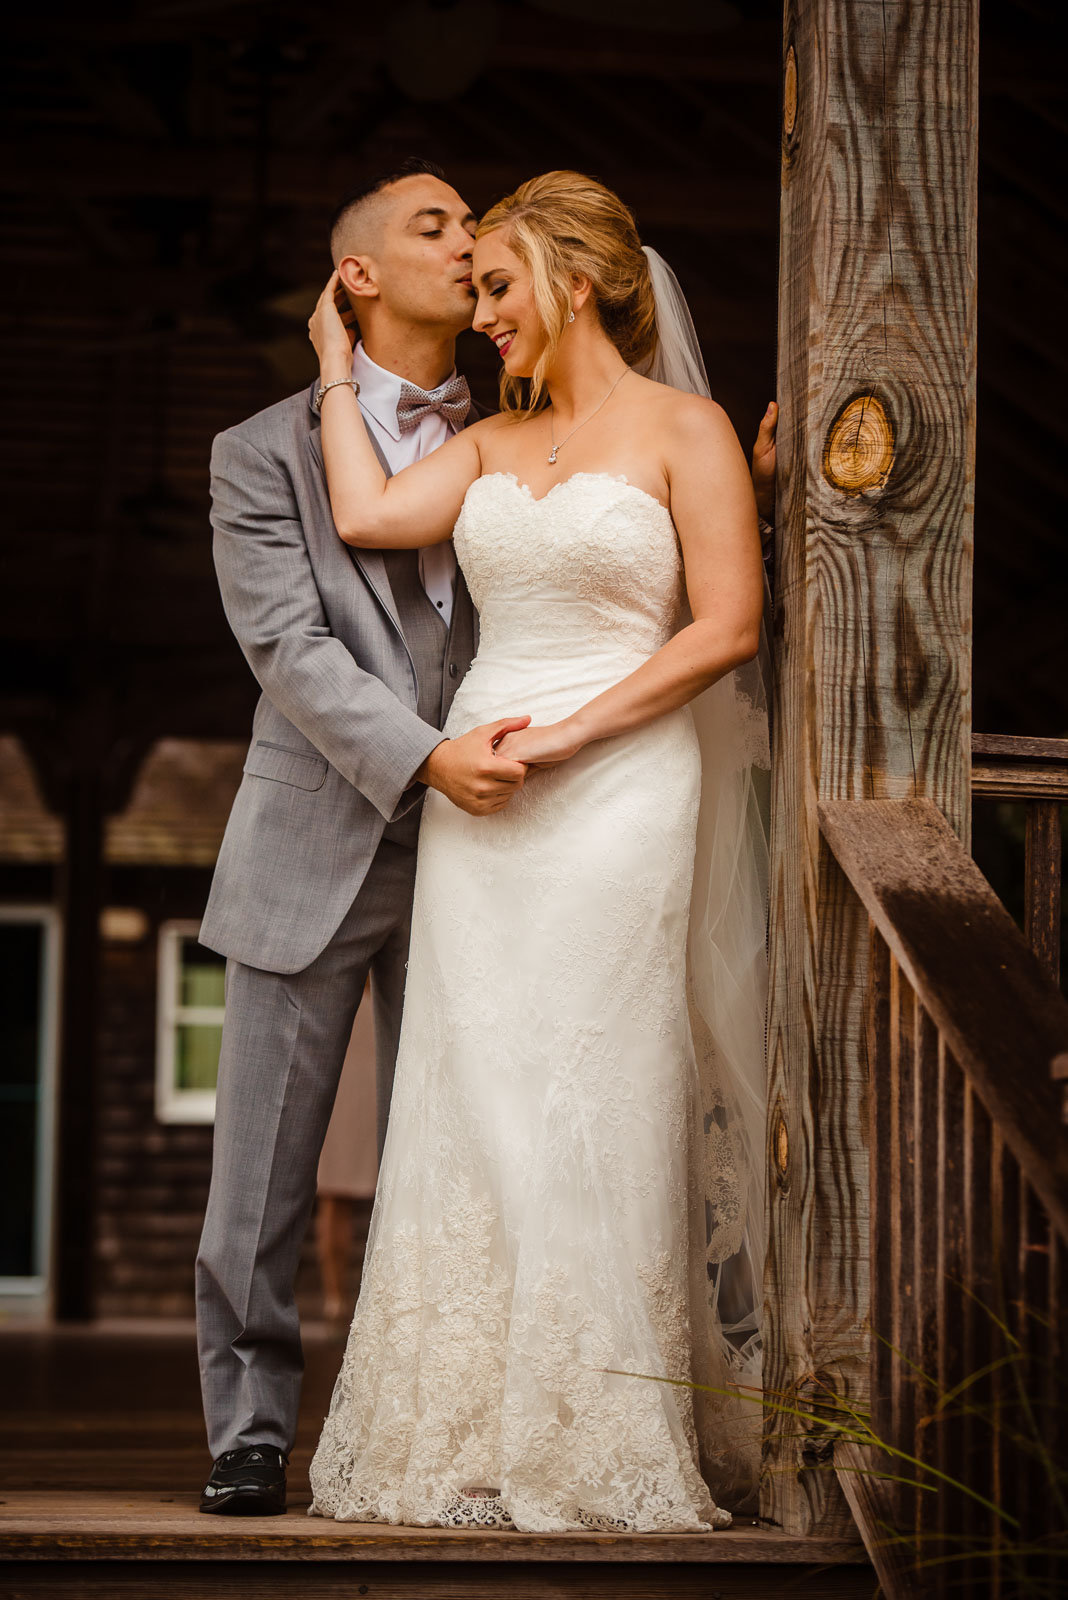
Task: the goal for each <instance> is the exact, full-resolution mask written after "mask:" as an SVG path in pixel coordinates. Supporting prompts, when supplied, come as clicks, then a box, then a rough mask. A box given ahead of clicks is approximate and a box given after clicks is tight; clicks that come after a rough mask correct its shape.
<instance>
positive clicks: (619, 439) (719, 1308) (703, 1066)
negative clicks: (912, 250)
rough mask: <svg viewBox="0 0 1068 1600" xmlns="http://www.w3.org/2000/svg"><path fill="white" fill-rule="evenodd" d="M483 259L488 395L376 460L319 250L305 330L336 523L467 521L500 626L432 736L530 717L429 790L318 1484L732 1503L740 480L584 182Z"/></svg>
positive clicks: (741, 1174)
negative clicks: (398, 465) (399, 455)
mask: <svg viewBox="0 0 1068 1600" xmlns="http://www.w3.org/2000/svg"><path fill="white" fill-rule="evenodd" d="M335 278H336V274H335ZM472 281H473V286H474V289H475V291H476V292H477V296H478V304H477V310H476V314H475V319H474V327H475V328H476V330H478V331H480V332H482V333H485V334H486V335H487V336H488V337H489V338H491V339H492V340H493V341H494V343H495V345H496V346H497V349H498V351H499V352H500V356H501V359H502V362H503V372H502V375H501V395H502V410H501V413H500V414H499V415H497V416H493V417H489V418H486V419H485V420H482V421H479V422H477V423H475V424H473V425H472V426H471V427H469V428H466V429H465V430H463V431H462V432H460V433H458V434H457V435H456V436H455V437H454V438H453V439H452V440H451V441H450V442H449V443H448V444H446V445H444V446H443V447H442V448H441V449H439V450H437V451H435V452H434V453H433V454H432V455H430V456H428V457H427V458H425V459H424V460H422V461H420V462H418V463H417V464H416V465H415V466H412V467H408V468H406V469H405V470H404V471H403V472H400V473H398V474H397V475H396V476H395V477H392V478H389V479H388V480H387V478H386V476H385V475H384V473H383V470H382V468H381V466H380V465H379V461H378V458H377V456H376V455H375V452H374V449H373V448H372V445H371V443H370V441H369V439H368V435H367V432H366V429H365V426H364V424H363V421H362V420H361V414H360V411H359V407H358V404H357V401H356V398H355V395H354V393H353V390H352V388H351V386H350V385H349V383H348V382H347V381H341V380H349V379H350V378H351V351H350V346H349V341H348V337H347V334H346V332H345V329H344V327H343V325H342V322H341V319H340V317H339V316H338V313H337V311H336V309H335V306H334V290H335V287H336V283H335V279H331V281H330V283H329V284H328V285H327V288H326V290H325V291H324V293H323V296H322V298H321V299H320V302H319V305H318V307H317V308H316V312H315V315H314V317H313V319H312V322H311V325H310V327H311V334H312V338H313V341H314V343H315V347H316V350H317V352H318V354H319V357H320V364H321V370H322V379H321V381H322V384H323V385H324V386H325V385H328V384H333V385H334V387H332V388H330V389H329V390H328V391H327V394H326V396H325V400H324V404H323V408H322V438H323V454H324V459H325V463H326V470H327V478H328V483H329V489H330V498H331V504H332V507H333V511H334V517H335V521H336V525H337V529H338V532H339V533H340V535H341V537H342V538H343V539H344V540H346V541H347V542H348V543H350V544H353V545H359V546H386V547H403V546H417V545H426V544H429V543H433V542H435V541H441V540H446V539H449V538H455V547H456V553H457V556H458V558H459V561H460V563H461V565H462V567H463V570H464V574H465V577H466V579H467V582H468V585H469V587H470V589H471V593H472V596H473V598H474V601H475V604H476V606H477V608H478V612H479V616H480V625H481V642H480V645H479V650H478V654H477V656H476V659H475V661H474V664H473V666H472V668H471V670H470V672H469V674H468V676H467V677H466V678H465V680H464V682H463V684H462V685H461V687H460V689H459V692H458V694H457V696H456V699H455V701H454V703H453V707H452V711H451V713H450V716H449V720H448V723H447V725H446V729H445V735H446V736H450V737H451V736H457V735H459V734H461V733H463V732H465V731H466V730H467V729H469V728H472V727H475V726H477V725H479V724H481V723H484V722H487V721H489V720H490V718H491V717H495V716H498V715H503V714H504V713H506V712H508V713H512V712H514V713H515V714H516V715H517V716H519V715H527V714H529V715H530V717H531V718H532V721H531V725H530V726H529V727H526V728H524V729H522V730H521V731H519V732H513V733H509V734H507V735H506V736H505V737H504V739H503V740H502V741H501V742H500V744H499V746H498V749H499V752H500V754H501V755H502V756H508V757H511V758H512V759H513V760H516V761H519V762H523V763H525V764H526V766H527V775H526V779H525V784H524V787H523V790H522V792H521V793H519V794H518V795H516V796H515V798H514V799H512V801H511V803H510V804H509V805H508V807H507V809H503V808H502V809H501V810H500V811H499V812H497V813H495V814H493V815H489V816H484V817H477V818H476V817H472V816H469V815H467V814H466V813H465V812H462V811H460V810H458V809H457V808H456V807H454V806H453V805H452V804H451V803H450V802H449V801H448V800H447V799H446V798H445V797H444V796H443V795H441V794H440V793H437V792H435V791H429V792H428V794H427V796H426V805H425V810H424V814H423V821H422V829H421V834H420V840H419V857H418V875H417V881H416V890H415V909H414V918H413V933H412V944H411V952H410V961H409V973H408V981H407V990H406V995H405V1009H404V1021H403V1028H402V1033H401V1041H400V1051H399V1056H398V1061H397V1072H396V1081H395V1087H394V1092H393V1101H392V1106H391V1111H390V1121H389V1133H388V1137H387V1141H386V1146H385V1152H384V1156H383V1164H382V1170H381V1177H380V1180H379V1187H378V1195H377V1200H376V1204H375V1211H374V1217H373V1221H372V1229H371V1236H370V1239H369V1243H368V1250H367V1258H366V1262H365V1267H364V1276H363V1287H362V1291H361V1294H360V1299H359V1303H358V1305H357V1307H356V1312H355V1316H354V1319H353V1323H352V1329H351V1333H350V1336H349V1341H348V1347H347V1349H346V1352H345V1357H344V1361H343V1364H342V1368H341V1372H340V1375H339V1377H338V1380H337V1384H336V1387H335V1391H334V1396H333V1400H332V1403H331V1408H330V1414H329V1416H328V1418H327V1419H326V1423H325V1425H324V1428H323V1432H322V1436H321V1439H320V1441H319V1445H318V1448H317V1450H316V1454H315V1458H314V1461H313V1463H312V1468H311V1483H312V1490H313V1494H314V1502H313V1505H312V1511H313V1512H314V1513H317V1514H319V1515H323V1516H331V1517H336V1518H339V1519H343V1520H354V1521H380V1522H393V1523H405V1524H409V1525H424V1526H463V1525H476V1526H483V1527H485V1526H497V1527H515V1528H519V1529H525V1530H529V1531H553V1530H565V1529H578V1528H590V1527H594V1528H607V1529H624V1528H626V1529H635V1530H642V1531H650V1530H682V1529H703V1528H708V1527H717V1526H723V1525H725V1524H726V1523H728V1522H729V1521H730V1515H729V1513H728V1512H727V1511H724V1510H721V1509H720V1508H719V1507H718V1506H717V1505H716V1503H715V1501H714V1499H713V1496H712V1492H711V1490H710V1487H709V1485H710V1484H711V1485H712V1487H713V1488H714V1489H715V1490H716V1492H717V1493H724V1494H725V1495H726V1496H727V1497H728V1498H729V1497H730V1496H731V1495H733V1496H734V1497H735V1499H737V1497H738V1495H739V1494H740V1493H741V1492H742V1490H743V1489H744V1488H746V1487H747V1486H748V1483H749V1482H751V1472H752V1436H753V1433H754V1428H753V1427H752V1423H753V1422H754V1415H753V1414H754V1412H755V1413H756V1417H757V1418H758V1417H759V1407H754V1406H751V1405H750V1406H749V1407H748V1408H747V1407H746V1405H745V1403H744V1398H743V1397H742V1390H743V1389H744V1386H746V1385H747V1384H752V1383H753V1382H754V1380H755V1382H756V1384H757V1385H758V1384H759V1313H760V1302H761V1290H760V1277H761V1264H762V1243H761V1238H762V1225H761V1199H762V1190H763V1174H762V1161H763V1095H764V1055H763V1050H764V1035H763V1003H764V975H765V963H764V891H765V883H766V857H765V840H764V835H763V828H762V817H761V805H760V803H759V802H760V787H761V782H762V779H763V777H764V776H765V774H764V768H765V767H766V763H767V755H766V737H767V722H766V715H765V712H764V707H763V704H762V703H761V699H760V696H759V693H758V692H757V691H758V689H759V684H760V672H759V664H758V662H757V660H756V658H757V655H758V649H759V646H760V643H761V639H762V631H761V628H762V609H763V601H764V581H763V568H762V563H761V551H760V540H759V537H758V532H757V518H756V510H755V506H754V501H753V492H752V487H751V482H750V476H749V470H748V467H747V464H746V461H745V458H744V456H743V453H742V450H741V448H740V446H739V444H738V441H737V439H736V437H735V434H734V431H733V429H732V427H731V424H730V422H729V421H728V419H727V416H726V414H725V413H724V412H723V410H722V409H721V408H720V407H719V406H718V405H716V404H715V403H714V402H713V401H712V400H711V399H710V398H709V397H708V395H707V387H706V384H705V380H704V369H703V366H702V364H701V358H700V353H699V350H698V348H697V345H696V340H695V338H694V337H693V334H692V324H691V323H690V321H689V317H688V313H687V312H686V308H685V302H684V301H683V300H682V297H681V294H680V293H679V291H678V289H677V285H676V284H675V280H674V278H673V276H672V275H671V273H670V270H669V269H668V268H667V267H666V266H665V264H664V263H663V262H661V261H660V258H659V257H657V256H656V255H655V253H654V252H651V251H646V250H643V249H642V246H641V244H640V241H639V238H638V235H637V232H636V229H635V225H634V220H633V218H632V216H631V214H630V212H629V211H628V210H627V209H626V207H625V206H624V205H623V204H622V202H621V201H620V200H619V199H618V198H617V197H616V196H615V195H614V194H612V193H611V192H610V191H609V190H607V189H605V188H604V187H603V186H602V185H601V184H599V183H597V182H595V181H593V180H592V179H589V178H585V177H582V176H580V175H579V174H577V173H572V172H551V173H547V174H545V175H544V176H542V177H539V178H534V179H532V180H531V181H530V182H528V183H525V184H523V185H522V186H521V187H520V188H519V189H517V190H516V192H515V193H514V194H513V195H511V196H509V197H508V198H507V199H505V200H502V201H501V202H500V203H499V204H498V205H496V206H494V207H493V209H492V210H491V211H490V212H489V213H488V214H487V215H486V216H485V217H484V218H483V220H482V223H481V225H480V226H479V229H478V233H477V239H476V243H475V246H474V259H473V280H472ZM657 378H663V379H665V380H666V381H657ZM747 664H748V665H747ZM641 1375H646V1376H641ZM656 1379H659V1380H665V1379H666V1380H674V1381H669V1382H665V1381H651V1380H656ZM691 1380H701V1381H702V1382H703V1383H705V1384H707V1385H709V1390H708V1391H707V1392H703V1393H702V1394H701V1395H700V1397H699V1398H700V1401H701V1404H700V1406H699V1407H696V1406H695V1393H694V1390H693V1389H692V1388H691V1387H690V1386H689V1384H690V1382H691ZM698 1413H700V1414H698ZM746 1423H749V1424H750V1426H748V1427H747V1426H746V1425H745V1424H746ZM747 1475H749V1478H748V1480H747Z"/></svg>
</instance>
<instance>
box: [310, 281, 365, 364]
mask: <svg viewBox="0 0 1068 1600" xmlns="http://www.w3.org/2000/svg"><path fill="white" fill-rule="evenodd" d="M343 293H344V286H343V285H342V283H341V280H340V278H339V277H338V274H337V273H336V272H332V273H331V274H330V277H329V278H328V280H327V284H326V288H325V289H324V290H323V292H322V294H321V295H320V296H319V299H318V301H317V302H316V306H315V310H314V311H313V312H312V314H311V316H310V317H309V318H308V338H309V339H310V340H311V342H312V344H313V345H314V346H315V353H316V355H317V356H318V357H319V371H320V373H321V374H322V376H323V379H324V380H327V379H329V378H333V377H343V378H347V377H348V376H349V374H350V373H351V371H352V337H351V335H350V332H349V329H348V328H347V327H346V325H345V323H344V322H343V321H342V317H341V312H340V310H339V309H338V301H339V297H340V295H341V294H343ZM354 320H355V319H354Z"/></svg>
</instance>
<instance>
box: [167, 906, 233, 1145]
mask: <svg viewBox="0 0 1068 1600" xmlns="http://www.w3.org/2000/svg"><path fill="white" fill-rule="evenodd" d="M199 934H200V923H199V922H196V921H192V920H190V919H189V918H175V919H173V920H171V921H168V922H161V923H160V925H159V930H158V939H157V958H156V959H157V966H156V971H157V980H156V1120H157V1122H164V1123H182V1122H184V1123H198V1124H204V1123H209V1124H210V1123H213V1122H214V1121H215V1090H214V1089H179V1088H178V1087H177V1085H176V1083H175V1081H174V1073H175V1043H176V1040H177V1032H178V1027H179V1025H180V1024H181V1023H183V1022H184V1023H191V1024H193V1025H196V1024H198V1023H199V1024H201V1025H203V1026H208V1027H211V1026H220V1025H221V1024H222V1021H223V1018H224V1016H225V1007H224V1006H183V1005H182V1004H180V1002H179V984H180V982H181V948H182V941H183V940H184V939H190V938H192V939H196V938H197V937H198V936H199Z"/></svg>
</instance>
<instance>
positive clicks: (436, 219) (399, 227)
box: [342, 174, 475, 333]
mask: <svg viewBox="0 0 1068 1600" xmlns="http://www.w3.org/2000/svg"><path fill="white" fill-rule="evenodd" d="M361 227H362V231H363V238H362V239H356V240H354V243H356V244H357V245H359V244H365V246H366V247H365V248H364V249H362V250H358V251H354V252H353V255H354V256H355V258H356V259H357V260H358V261H359V263H360V264H361V266H362V270H363V273H364V275H365V278H366V281H367V283H368V284H369V286H370V288H371V289H372V291H373V292H372V293H371V295H370V298H372V299H374V300H377V302H378V304H379V305H380V306H381V307H382V308H383V310H385V311H387V312H388V313H389V317H390V321H392V322H394V323H396V322H401V323H408V324H414V325H418V326H420V327H435V328H443V329H447V330H449V331H450V332H452V333H460V332H461V331H462V330H463V329H464V328H468V327H470V326H471V317H472V315H473V312H474V307H475V297H474V293H473V291H472V288H471V248H472V244H473V236H474V230H475V216H474V213H473V212H472V210H471V208H470V206H468V205H466V204H465V202H464V201H463V200H462V199H461V198H460V196H459V195H458V194H457V193H456V190H455V189H453V188H451V187H450V185H449V184H447V183H443V182H442V181H441V179H440V178H434V177H431V176H429V175H422V174H420V175H419V176H417V177H412V178H402V179H400V181H399V182H397V183H393V184H390V186H389V187H388V188H387V189H384V190H383V191H382V192H381V194H379V195H375V196H373V197H372V201H371V209H370V211H369V214H368V216H367V217H366V219H364V223H363V224H361ZM342 278H343V280H345V281H346V283H347V281H348V280H347V277H346V273H345V271H344V270H342ZM352 298H353V299H354V302H355V305H356V308H357V311H359V309H360V300H361V299H362V298H363V296H361V295H359V294H358V293H357V294H355V295H353V296H352Z"/></svg>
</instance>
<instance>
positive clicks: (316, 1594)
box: [0, 1326, 875, 1600]
mask: <svg viewBox="0 0 1068 1600" xmlns="http://www.w3.org/2000/svg"><path fill="white" fill-rule="evenodd" d="M307 1357H308V1369H307V1374H306V1382H305V1392H304V1405H303V1410H302V1416H301V1426H300V1432H299V1438H298V1444H297V1448H296V1450H295V1451H294V1454H293V1460H292V1465H291V1471H290V1488H291V1492H290V1505H291V1510H290V1513H289V1514H288V1515H287V1516H285V1517H271V1518H262V1519H260V1518H257V1519H250V1520H244V1519H231V1518H213V1517H205V1516H202V1515H201V1514H200V1513H199V1512H198V1510H197V1499H198V1494H199V1489H200V1485H201V1481H202V1478H203V1476H204V1473H205V1471H206V1469H207V1467H208V1465H209V1460H208V1455H207V1449H206V1446H205V1444H204V1438H203V1430H202V1423H201V1419H200V1410H199V1399H198V1394H197V1375H196V1358H195V1350H194V1346H193V1339H192V1330H191V1329H190V1328H187V1327H174V1328H170V1329H142V1330H137V1329H131V1328H129V1327H126V1328H123V1327H120V1326H115V1327H112V1328H110V1329H109V1328H107V1327H102V1326H96V1327H94V1328H92V1329H83V1330H39V1331H34V1332H30V1331H18V1330H0V1372H2V1374H3V1382H2V1388H0V1392H2V1395H3V1399H2V1401H0V1432H2V1444H3V1448H2V1449H0V1597H2V1600H30V1597H33V1600H83V1597H84V1600H112V1597H114V1600H160V1596H161V1595H165V1596H166V1597H167V1600H208V1597H216V1596H234V1597H237V1596H246V1595H254V1596H255V1597H256V1600H261V1597H262V1600H283V1597H286V1600H288V1597H289V1596H293V1597H296V1596H298V1595H299V1596H300V1600H327V1597H329V1600H334V1597H336V1596H342V1595H344V1596H357V1595H360V1596H363V1595H367V1596H370V1597H372V1600H422V1597H424V1596H430V1595H442V1596H453V1597H456V1596H465V1597H469V1600H500V1597H501V1596H504V1595H507V1596H508V1597H509V1600H527V1597H534V1596H538V1597H542V1600H553V1597H555V1596H561V1597H562V1596H576V1595H584V1596H589V1597H591V1600H597V1597H600V1596H604V1597H608V1596H611V1597H612V1600H625V1597H629V1596H633V1597H639V1596H640V1597H642V1600H660V1597H662V1596H663V1597H667V1596H676V1597H689V1596H693V1597H697V1596H701V1597H702V1600H713V1597H715V1596H719V1597H720V1600H735V1597H740V1596H743V1595H744V1596H747V1597H750V1600H752V1597H754V1596H761V1597H763V1596H772V1595H774V1596H776V1597H778V1596H789V1595H798V1596H805V1597H806V1600H807V1597H811V1600H821V1597H827V1600H830V1597H832V1596H833V1597H836V1600H837V1597H850V1600H860V1597H863V1600H870V1597H871V1596H872V1595H873V1592H874V1589H875V1582H874V1578H873V1576H872V1573H871V1569H870V1567H869V1566H868V1565H867V1564H866V1561H865V1558H864V1554H863V1550H862V1549H861V1547H860V1546H859V1544H858V1542H857V1541H856V1539H855V1538H853V1537H852V1536H849V1535H848V1534H847V1535H845V1536H843V1537H841V1538H836V1539H821V1540H819V1541H816V1542H809V1541H804V1540H799V1539H794V1538H790V1537H787V1536H785V1535H783V1534H780V1533H777V1532H776V1531H774V1530H771V1529H764V1528H760V1527H758V1526H756V1525H755V1524H754V1523H752V1522H749V1523H746V1522H740V1523H739V1524H738V1525H736V1526H735V1527H733V1528H730V1529H727V1530H724V1531H723V1532H718V1533H710V1534H696V1535H694V1534H659V1535H644V1534H623V1535H605V1534H594V1533H589V1534H568V1535H555V1536H553V1535H550V1536H543V1535H535V1534H524V1533H497V1532H477V1531H473V1530H470V1531H469V1530H464V1531H456V1532H452V1531H446V1530H440V1529H425V1528H392V1527H377V1526H370V1525H366V1524H353V1523H335V1522H330V1521H324V1520H323V1519H321V1518H318V1517H309V1516H307V1514H306V1511H307V1506H308V1503H309V1498H310V1496H309V1492H308V1483H307V1471H308V1463H309V1461H310V1458H311V1451H312V1448H313V1446H314V1441H315V1437H316V1434H317V1431H318V1426H319V1420H320V1419H321V1417H322V1415H323V1414H324V1412H325V1409H326V1405H327V1402H328V1400H329V1394H330V1387H331V1384H332V1382H333V1378H334V1373H335V1371H336V1367H337V1363H338V1360H339V1358H340V1345H339V1344H338V1343H337V1342H336V1341H331V1340H328V1339H326V1338H324V1337H323V1336H322V1335H317V1333H316V1331H315V1330H314V1329H312V1330H309V1337H308V1340H307ZM250 1564H251V1565H250Z"/></svg>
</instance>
